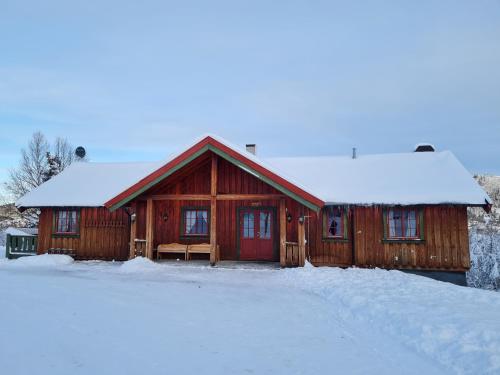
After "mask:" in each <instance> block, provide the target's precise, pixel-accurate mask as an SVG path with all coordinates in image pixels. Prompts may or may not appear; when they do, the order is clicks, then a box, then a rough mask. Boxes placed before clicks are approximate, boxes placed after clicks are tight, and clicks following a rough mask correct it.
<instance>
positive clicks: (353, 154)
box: [352, 147, 356, 159]
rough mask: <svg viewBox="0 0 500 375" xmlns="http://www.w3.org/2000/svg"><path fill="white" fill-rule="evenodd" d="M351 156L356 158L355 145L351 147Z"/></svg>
mask: <svg viewBox="0 0 500 375" xmlns="http://www.w3.org/2000/svg"><path fill="white" fill-rule="evenodd" d="M352 158H353V159H356V147H353V148H352Z"/></svg>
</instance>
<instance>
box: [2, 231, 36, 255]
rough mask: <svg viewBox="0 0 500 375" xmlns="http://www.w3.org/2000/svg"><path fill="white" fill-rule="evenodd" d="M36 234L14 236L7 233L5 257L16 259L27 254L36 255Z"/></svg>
mask: <svg viewBox="0 0 500 375" xmlns="http://www.w3.org/2000/svg"><path fill="white" fill-rule="evenodd" d="M37 240H38V238H37V236H14V235H11V234H7V237H6V242H5V257H6V258H7V259H16V258H19V257H22V256H27V255H36V249H37V242H38V241H37Z"/></svg>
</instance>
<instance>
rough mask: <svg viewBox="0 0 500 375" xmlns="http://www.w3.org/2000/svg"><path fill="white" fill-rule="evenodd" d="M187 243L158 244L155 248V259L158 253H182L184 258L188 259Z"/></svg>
mask: <svg viewBox="0 0 500 375" xmlns="http://www.w3.org/2000/svg"><path fill="white" fill-rule="evenodd" d="M187 248H188V246H187V245H183V244H180V243H169V244H161V245H158V248H157V249H156V259H157V260H159V259H160V258H161V257H160V254H184V260H187V259H188V253H187Z"/></svg>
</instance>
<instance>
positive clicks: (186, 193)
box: [127, 152, 308, 267]
mask: <svg viewBox="0 0 500 375" xmlns="http://www.w3.org/2000/svg"><path fill="white" fill-rule="evenodd" d="M229 164H230V163H228V161H227V160H225V159H224V158H221V157H220V156H219V155H217V154H216V153H214V152H207V153H205V154H203V155H200V156H199V157H197V158H196V159H194V160H192V161H191V162H190V163H189V164H188V165H186V166H184V167H183V168H181V169H179V170H178V171H176V172H175V173H174V174H172V175H171V176H169V177H168V178H166V179H165V180H163V181H162V182H161V183H160V184H158V185H155V186H152V187H151V188H149V189H147V190H146V191H144V192H143V193H142V194H140V195H139V196H137V197H136V198H135V199H133V200H131V201H130V203H129V205H128V206H127V209H128V210H129V213H130V217H131V223H130V253H129V258H134V257H136V256H144V257H147V258H149V259H151V260H155V261H164V260H165V259H170V260H172V259H173V260H176V259H179V260H182V261H188V262H195V263H198V262H200V261H204V262H209V263H210V264H211V265H215V264H217V263H219V262H222V264H223V265H224V264H225V265H228V264H230V263H227V262H236V261H240V262H248V264H258V263H260V262H269V263H270V264H272V263H275V264H279V265H280V266H281V267H292V266H302V265H304V262H305V259H306V235H305V224H304V216H305V214H306V213H307V212H308V209H307V208H304V207H303V206H302V205H300V204H299V203H297V202H295V201H293V200H292V199H290V197H287V196H286V195H285V194H283V193H281V192H280V191H278V190H276V189H274V188H273V187H272V186H269V185H268V184H266V183H262V181H258V179H257V178H256V177H255V176H253V175H251V174H249V173H248V172H247V171H245V170H242V169H241V168H238V167H236V168H235V166H234V165H229ZM243 180H244V181H243ZM242 183H244V184H245V186H244V187H243V188H242ZM186 222H187V223H186ZM191 232H194V233H195V234H192V233H191Z"/></svg>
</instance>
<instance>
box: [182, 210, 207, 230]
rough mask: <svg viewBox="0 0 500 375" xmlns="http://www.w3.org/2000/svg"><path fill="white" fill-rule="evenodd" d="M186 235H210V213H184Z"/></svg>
mask: <svg viewBox="0 0 500 375" xmlns="http://www.w3.org/2000/svg"><path fill="white" fill-rule="evenodd" d="M184 223H185V226H186V228H185V232H184V233H185V234H193V235H196V234H198V235H200V234H208V211H207V210H186V211H185V213H184Z"/></svg>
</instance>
